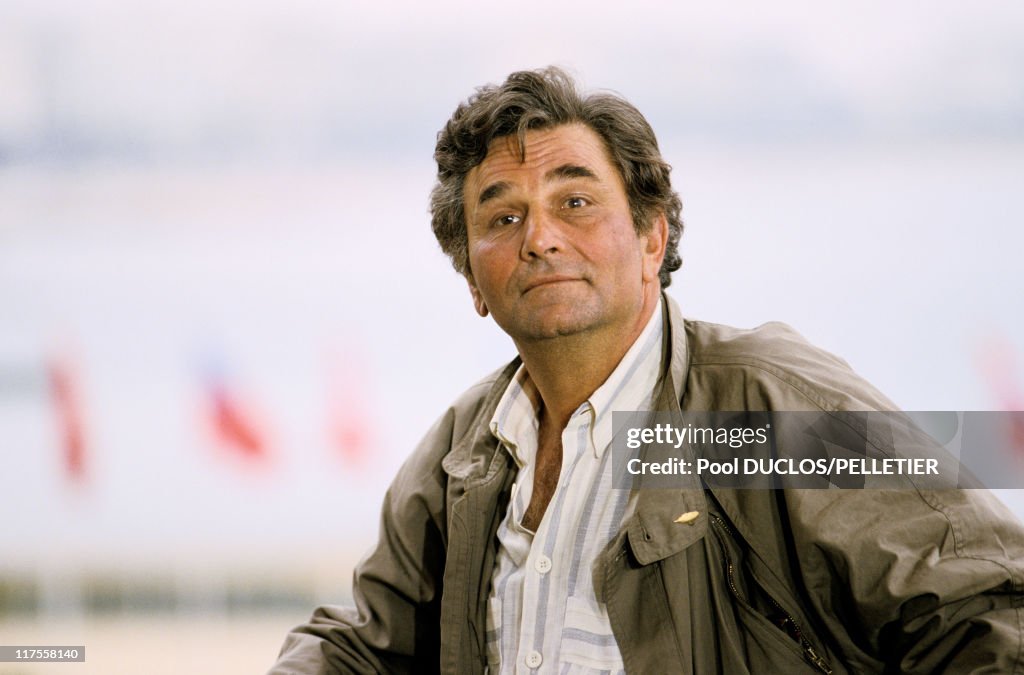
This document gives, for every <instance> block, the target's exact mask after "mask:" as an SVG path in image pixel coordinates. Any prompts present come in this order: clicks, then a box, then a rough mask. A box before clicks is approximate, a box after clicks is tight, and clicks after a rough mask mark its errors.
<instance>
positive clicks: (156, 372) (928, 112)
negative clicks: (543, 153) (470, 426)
mask: <svg viewBox="0 0 1024 675" xmlns="http://www.w3.org/2000/svg"><path fill="white" fill-rule="evenodd" d="M730 7H731V9H730V11H719V10H713V9H710V8H709V7H705V6H699V5H697V4H696V3H684V2H645V1H642V0H641V1H638V2H632V3H621V4H620V5H618V6H610V7H607V8H599V7H598V6H597V5H594V4H593V3H589V2H534V1H532V0H530V1H526V2H521V3H517V4H515V5H507V4H505V5H494V6H491V5H489V4H485V3H470V2H453V1H450V0H448V1H443V2H431V3H397V2H381V3H375V4H370V3H355V2H328V1H327V0H293V2H290V3H287V4H286V3H284V2H280V1H279V0H257V1H256V2H247V3H242V2H238V1H237V0H212V1H210V2H206V3H202V4H200V3H189V2H185V3H181V2H170V1H166V0H139V1H135V2H127V0H77V1H74V2H72V1H71V0H42V1H35V0H32V1H30V0H0V504H2V517H0V644H8V645H11V644H37V645H38V644H61V645H85V646H86V655H87V656H86V663H84V664H65V665H60V666H55V665H50V664H40V665H35V666H30V665H18V664H0V673H36V672H60V673H64V672H68V673H71V672H75V673H77V672H95V673H134V672H147V673H164V672H166V673H180V672H209V673H249V672H262V671H263V670H265V669H266V668H267V667H269V666H270V665H271V663H272V662H273V660H274V657H275V655H276V653H277V650H278V648H279V646H280V643H281V641H282V640H283V638H284V635H285V632H286V631H287V630H288V628H289V627H290V626H292V625H294V624H296V623H298V622H300V621H303V620H304V619H305V618H306V617H307V616H308V615H309V613H310V611H311V610H312V608H313V607H314V606H315V605H316V604H320V603H325V602H344V601H345V600H346V599H347V598H348V597H349V584H350V576H351V570H352V567H353V565H354V564H355V562H356V561H357V560H358V559H359V558H360V557H361V556H362V554H363V553H364V551H365V550H366V548H367V547H368V546H369V545H370V544H371V543H372V541H373V539H374V538H375V535H376V532H377V511H378V508H379V504H380V499H381V497H382V496H383V492H384V490H385V489H386V486H387V483H388V482H389V480H390V478H391V477H392V475H393V474H394V472H395V470H396V468H397V467H398V465H399V464H400V463H401V461H402V459H403V458H404V457H405V456H406V455H407V454H408V453H409V451H410V450H411V448H412V447H413V446H414V445H415V443H416V441H417V439H418V438H419V437H420V436H421V435H422V434H423V433H424V431H425V430H426V429H427V428H428V427H429V426H430V424H431V423H432V422H433V420H434V419H436V418H437V417H438V416H439V415H440V414H441V412H442V411H443V410H444V409H445V407H446V406H447V404H448V403H449V402H450V401H451V400H452V399H453V398H454V397H455V396H456V395H457V394H458V393H459V392H461V391H462V390H463V389H465V388H466V387H467V386H468V385H469V384H471V383H472V382H474V381H475V380H477V379H478V378H480V377H481V376H482V375H484V374H485V373H487V372H490V371H491V370H493V369H494V368H496V367H498V366H499V365H501V364H503V363H504V362H505V361H507V360H508V359H509V358H510V357H511V356H512V355H513V349H512V345H511V343H510V341H509V340H508V339H507V338H505V337H504V335H503V334H502V333H500V331H499V330H498V329H497V327H495V326H494V325H493V324H492V323H490V321H489V320H480V319H479V318H477V317H476V315H475V313H474V312H473V310H472V306H471V304H470V300H469V295H468V293H467V292H466V290H465V285H464V282H463V281H462V280H461V279H460V277H458V276H457V275H456V274H455V273H454V272H453V271H452V269H451V267H450V266H449V264H448V262H447V260H446V259H445V258H444V257H443V255H442V254H441V253H440V252H439V250H438V248H437V246H436V244H435V242H434V240H433V237H432V235H431V233H430V228H429V216H428V213H427V195H428V192H429V190H430V187H431V185H432V183H433V166H432V161H431V155H432V152H433V144H434V141H435V136H436V133H437V130H438V129H439V128H440V127H441V126H442V125H443V123H444V122H445V121H446V120H447V118H448V116H449V115H450V113H451V112H452V110H453V109H454V107H455V106H456V104H457V103H458V102H459V101H461V100H463V99H465V98H466V97H467V96H468V95H469V94H471V93H472V91H473V89H474V87H476V86H478V85H481V84H484V83H487V82H498V81H501V80H502V79H504V77H505V76H506V75H507V74H508V73H509V72H511V71H513V70H518V69H524V68H534V67H540V66H543V65H547V64H551V63H555V64H559V65H562V66H564V67H566V68H568V69H569V70H570V71H572V72H573V73H575V74H576V75H577V76H578V77H579V79H580V80H581V82H582V83H583V84H584V86H585V87H586V88H588V89H594V88H601V89H612V90H615V91H617V92H619V93H621V94H622V95H624V96H625V97H626V98H628V99H629V100H630V101H632V102H633V103H634V104H636V105H637V106H638V107H639V108H640V110H641V111H643V112H644V113H645V114H646V115H647V116H648V119H649V120H650V122H651V123H652V125H653V126H654V128H655V130H656V131H657V133H658V135H659V138H660V141H661V145H662V149H663V151H664V154H665V155H666V157H667V159H668V160H669V161H670V162H671V163H672V164H673V166H674V172H673V179H674V182H675V185H676V187H677V189H678V190H679V192H680V194H681V196H682V198H683V203H684V218H685V220H686V232H685V234H684V237H683V242H682V247H681V248H682V252H683V256H684V266H683V269H682V270H680V271H679V272H677V273H676V274H675V275H674V282H673V284H672V287H671V289H670V292H671V294H672V295H673V296H674V297H675V298H676V299H677V300H678V301H679V302H680V304H681V305H682V307H683V310H684V312H685V313H686V314H688V315H689V316H691V317H695V318H700V319H705V320H709V321H716V322H722V323H729V324H733V325H738V326H753V325H757V324H759V323H761V322H764V321H768V320H782V321H785V322H787V323H790V324H791V325H793V326H794V327H796V328H797V329H798V330H799V331H800V332H802V333H803V334H804V335H805V336H807V337H808V338H809V339H810V340H811V341H812V342H814V343H815V344H818V345H820V346H823V347H825V348H827V349H829V350H831V351H833V352H835V353H837V354H839V355H841V356H842V357H844V358H845V359H847V360H848V361H849V362H850V363H851V364H852V365H853V367H854V368H855V369H856V370H858V371H859V372H860V373H861V374H862V375H864V376H865V377H866V378H867V379H869V380H870V381H872V382H873V383H874V384H875V385H877V386H878V387H879V388H880V389H881V390H882V391H884V392H885V393H887V394H888V395H889V396H890V397H891V398H892V399H893V400H895V401H896V402H897V403H898V404H899V405H901V406H902V407H904V408H905V409H911V410H1003V409H1015V410H1019V409H1022V408H1024V312H1022V309H1024V306H1022V301H1021V296H1022V291H1024V271H1022V266H1021V253H1022V250H1024V231H1022V230H1024V228H1022V225H1024V201H1022V199H1021V177H1022V176H1024V152H1022V150H1024V5H1022V4H1020V3H1015V2H1010V1H1007V2H986V1H981V2H973V3H970V4H969V5H968V4H964V3H958V2H933V3H927V4H922V3H906V4H905V5H903V4H900V3H896V4H894V3H888V2H877V1H871V2H863V3H857V4H856V5H850V4H844V5H840V4H839V3H824V4H822V3H803V2H795V1H780V2H776V3H771V4H770V5H764V4H755V3H749V4H745V5H739V6H736V5H732V6H730ZM1022 475H1024V472H1022ZM1001 496H1002V497H1003V499H1004V500H1005V501H1007V502H1008V503H1009V505H1010V506H1011V507H1012V508H1013V509H1014V510H1015V511H1016V512H1017V513H1022V512H1024V500H1022V499H1020V498H1019V497H1018V495H1017V493H1016V492H1014V491H1005V492H1002V493H1001Z"/></svg>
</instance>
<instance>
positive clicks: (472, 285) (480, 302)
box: [466, 272, 488, 316]
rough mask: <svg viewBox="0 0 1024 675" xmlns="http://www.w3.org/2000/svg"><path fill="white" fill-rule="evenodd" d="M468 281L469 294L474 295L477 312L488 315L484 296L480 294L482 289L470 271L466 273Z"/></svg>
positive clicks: (474, 305)
mask: <svg viewBox="0 0 1024 675" xmlns="http://www.w3.org/2000/svg"><path fill="white" fill-rule="evenodd" d="M466 283H467V284H468V285H469V294H470V295H472V296H473V307H475V308H476V313H477V314H479V315H480V316H487V314H488V311H487V305H486V304H485V303H484V297H483V296H482V295H480V289H479V288H477V287H476V282H475V281H473V275H472V274H471V273H469V272H467V273H466Z"/></svg>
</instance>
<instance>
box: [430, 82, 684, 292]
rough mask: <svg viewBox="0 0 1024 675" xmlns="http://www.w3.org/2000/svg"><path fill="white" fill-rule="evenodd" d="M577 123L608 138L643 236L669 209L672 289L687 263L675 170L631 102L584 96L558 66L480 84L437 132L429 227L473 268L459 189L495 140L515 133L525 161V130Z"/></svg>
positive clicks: (459, 265)
mask: <svg viewBox="0 0 1024 675" xmlns="http://www.w3.org/2000/svg"><path fill="white" fill-rule="evenodd" d="M572 123H582V124H585V125H586V126H587V127H589V128H590V129H591V130H593V131H594V132H595V133H597V135H598V136H600V137H601V139H602V140H603V141H604V144H605V148H606V149H607V151H608V155H609V156H610V157H611V160H612V163H613V164H615V166H616V167H617V168H618V170H619V174H621V176H622V182H623V183H624V184H625V186H626V196H627V198H628V199H629V206H630V211H631V215H632V217H633V226H634V227H635V228H636V232H637V234H638V235H641V234H645V233H647V232H648V231H650V228H651V221H652V218H654V217H656V216H657V215H658V214H660V213H664V214H665V218H666V219H667V220H668V242H667V245H666V247H665V259H664V261H663V262H662V264H661V270H660V271H659V273H658V277H659V279H660V281H661V286H662V288H665V287H667V286H668V285H669V284H670V283H671V281H672V279H671V275H672V272H674V271H675V270H677V269H679V267H680V265H682V259H681V258H680V257H679V238H680V237H681V236H682V234H683V221H682V217H681V212H682V202H681V201H680V200H679V195H677V194H676V192H675V191H674V190H673V189H672V183H671V181H670V180H669V173H670V172H671V170H672V167H670V166H669V165H668V164H667V163H666V162H665V160H664V159H662V157H661V152H660V151H659V150H658V140H657V139H656V138H655V136H654V130H652V129H651V125H650V124H648V123H647V120H646V119H644V116H643V115H641V114H640V111H639V110H637V109H636V108H635V107H634V106H633V105H632V104H631V103H629V102H628V101H626V100H624V99H622V98H621V97H619V96H617V95H615V94H611V93H605V92H599V93H592V94H581V93H580V92H579V90H578V88H577V86H576V83H575V82H574V81H573V79H572V78H571V77H570V76H569V75H568V74H567V73H566V72H565V71H563V70H561V69H560V68H557V67H554V66H551V67H548V68H543V69H540V70H524V71H520V72H516V73H512V74H511V75H509V76H508V79H506V80H505V82H504V84H502V85H500V86H495V85H487V86H484V87H480V88H478V89H477V91H476V93H475V94H474V95H473V96H471V97H470V98H469V99H468V100H467V101H466V102H465V103H462V104H460V105H459V107H458V108H456V109H455V112H454V113H453V114H452V117H451V119H450V120H448V123H447V124H445V126H444V128H443V129H442V130H441V131H440V132H438V134H437V147H436V148H435V150H434V159H435V160H436V161H437V184H436V185H435V186H434V189H433V190H432V191H431V194H430V214H431V223H430V224H431V227H432V228H433V230H434V236H435V237H437V241H438V243H439V244H440V245H441V250H443V251H444V252H445V253H446V254H447V255H448V257H449V258H451V261H452V265H453V266H454V267H455V269H456V270H457V271H458V272H459V273H460V274H463V275H465V274H467V273H468V272H469V253H468V251H467V246H468V239H467V234H466V216H465V212H464V210H463V192H462V189H463V184H464V183H465V180H466V175H467V174H468V173H469V172H470V170H471V169H473V167H475V166H477V165H478V164H480V163H481V162H483V161H484V158H485V157H486V156H487V149H488V148H489V147H490V144H491V142H492V141H493V140H494V139H496V138H502V137H505V136H512V135H514V136H515V137H516V141H517V144H518V150H519V153H520V156H521V157H522V158H523V159H525V157H526V145H525V139H526V132H527V131H530V130H533V129H543V128H550V127H556V126H560V125H563V124H572Z"/></svg>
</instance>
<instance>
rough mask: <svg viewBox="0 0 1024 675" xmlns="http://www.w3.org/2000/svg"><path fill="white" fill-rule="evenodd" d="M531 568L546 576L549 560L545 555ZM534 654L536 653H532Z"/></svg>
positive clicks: (549, 568) (549, 567)
mask: <svg viewBox="0 0 1024 675" xmlns="http://www.w3.org/2000/svg"><path fill="white" fill-rule="evenodd" d="M533 567H534V568H535V569H536V570H537V571H538V572H540V573H541V574H547V573H548V572H550V571H551V558H549V557H547V556H546V555H542V556H539V557H538V558H537V561H536V562H535V563H533ZM534 654H536V652H534Z"/></svg>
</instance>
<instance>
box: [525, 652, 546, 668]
mask: <svg viewBox="0 0 1024 675" xmlns="http://www.w3.org/2000/svg"><path fill="white" fill-rule="evenodd" d="M542 663H544V657H543V656H541V655H540V652H537V651H533V652H530V653H529V654H527V655H526V666H527V667H528V668H540V664H542Z"/></svg>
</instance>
